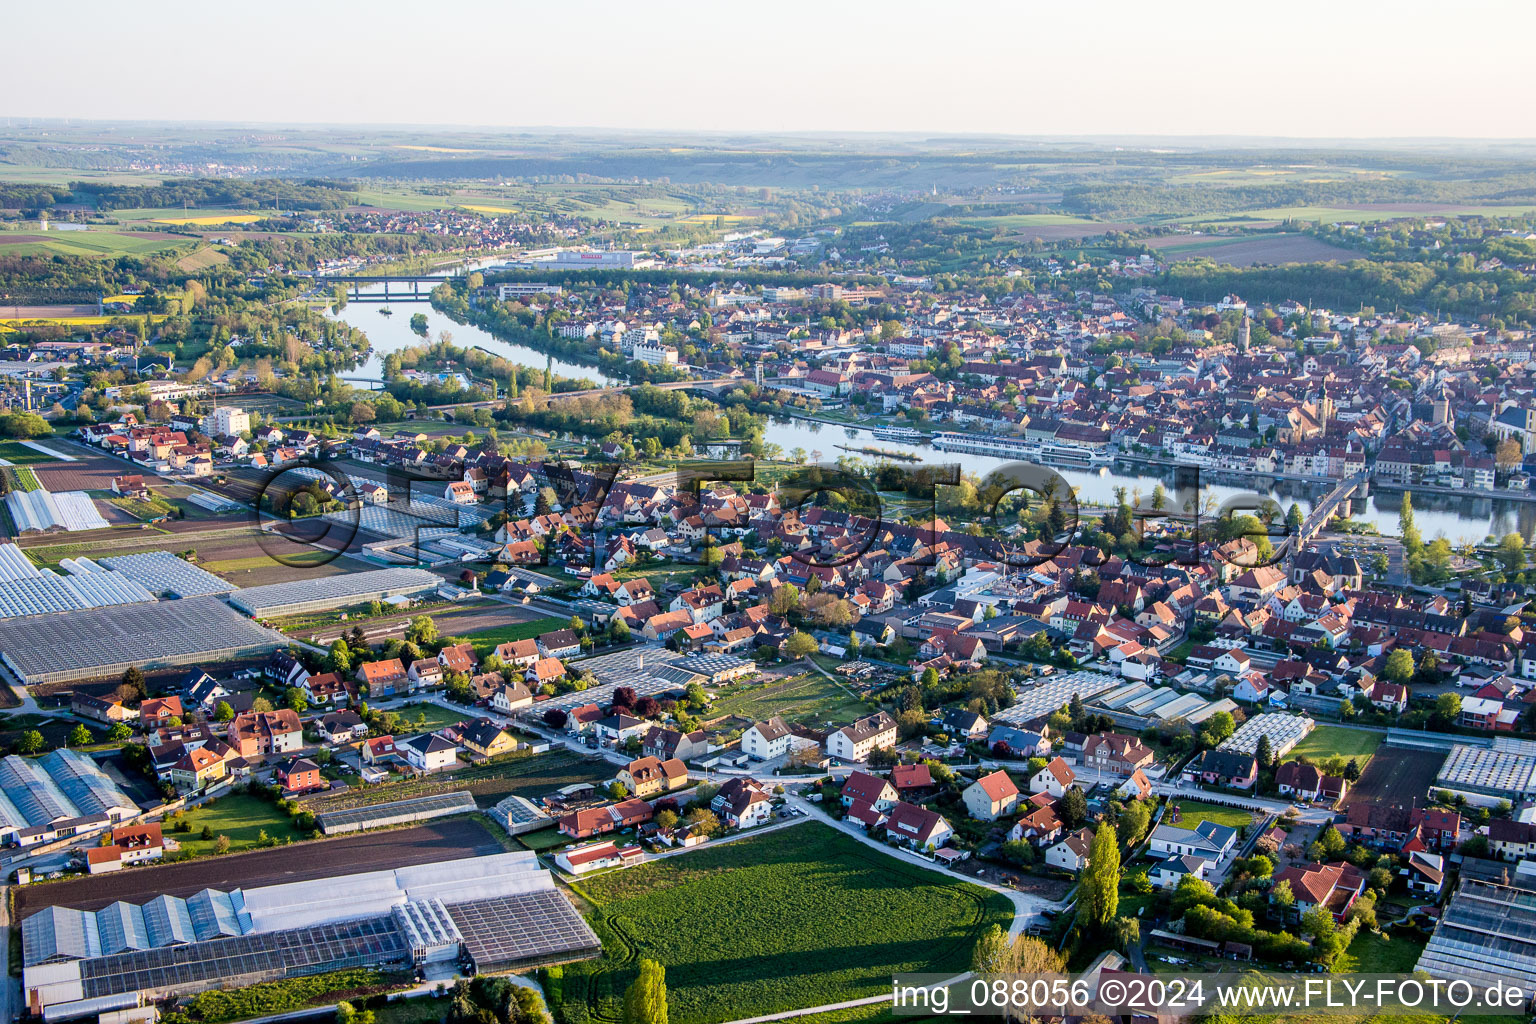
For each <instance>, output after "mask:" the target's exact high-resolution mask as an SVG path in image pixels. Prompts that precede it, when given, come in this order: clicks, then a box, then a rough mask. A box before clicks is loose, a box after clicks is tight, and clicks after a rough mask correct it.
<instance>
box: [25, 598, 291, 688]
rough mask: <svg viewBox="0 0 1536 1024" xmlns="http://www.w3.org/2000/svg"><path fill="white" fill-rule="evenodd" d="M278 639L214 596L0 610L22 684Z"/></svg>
mask: <svg viewBox="0 0 1536 1024" xmlns="http://www.w3.org/2000/svg"><path fill="white" fill-rule="evenodd" d="M135 586H137V584H135ZM141 589H142V588H141ZM285 646H287V638H285V637H283V636H282V635H281V634H278V633H274V632H272V631H270V630H267V629H264V628H262V627H261V626H259V625H257V624H256V623H254V622H252V621H250V620H249V619H246V618H243V617H241V616H240V615H239V614H238V613H236V612H235V611H233V610H232V609H231V608H230V607H229V606H228V605H226V604H225V603H224V602H223V601H220V600H219V599H218V598H216V597H189V598H186V599H185V600H181V601H155V602H152V603H150V604H137V605H132V606H129V607H107V608H85V609H81V610H78V611H69V612H54V613H53V614H51V615H28V616H26V617H24V618H10V619H3V618H0V659H4V661H5V664H6V666H7V667H9V668H10V669H11V671H12V672H14V673H16V675H17V677H18V678H20V679H21V681H22V682H24V683H26V684H27V685H29V686H35V685H38V684H40V683H56V682H69V681H71V680H75V679H91V678H97V677H102V676H117V675H121V674H122V673H123V672H125V671H127V670H128V668H129V667H131V666H137V667H139V668H141V669H145V670H151V669H156V668H167V667H170V666H174V665H199V664H203V663H205V662H209V661H219V660H221V659H226V658H242V657H249V656H251V655H255V654H265V653H267V652H269V651H271V650H273V649H275V648H277V647H285Z"/></svg>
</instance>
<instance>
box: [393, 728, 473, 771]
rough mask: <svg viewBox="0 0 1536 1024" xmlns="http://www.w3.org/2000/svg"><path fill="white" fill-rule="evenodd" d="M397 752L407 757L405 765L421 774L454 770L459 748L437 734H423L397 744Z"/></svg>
mask: <svg viewBox="0 0 1536 1024" xmlns="http://www.w3.org/2000/svg"><path fill="white" fill-rule="evenodd" d="M395 750H396V751H397V752H398V753H400V754H401V755H403V756H404V757H405V763H406V764H408V765H410V766H411V767H412V768H414V769H415V770H416V771H418V772H421V773H423V774H424V773H427V772H436V771H442V770H443V769H444V768H452V767H453V766H454V764H455V763H456V762H457V761H458V755H459V748H458V745H457V744H455V743H450V742H449V741H448V740H445V739H443V738H442V737H441V736H439V735H437V734H436V733H422V734H421V735H420V736H412V737H411V738H410V739H407V740H401V741H399V742H398V743H396V744H395Z"/></svg>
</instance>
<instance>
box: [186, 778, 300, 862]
mask: <svg viewBox="0 0 1536 1024" xmlns="http://www.w3.org/2000/svg"><path fill="white" fill-rule="evenodd" d="M185 820H186V821H187V822H189V823H190V824H191V825H192V831H191V832H170V831H169V830H167V831H168V834H170V835H173V836H174V837H175V838H176V839H177V841H179V842H180V843H181V848H182V849H183V850H188V851H190V852H191V853H192V854H193V856H204V855H206V854H211V853H213V852H214V844H215V843H217V842H218V837H219V836H221V835H225V836H229V849H230V852H232V853H238V852H239V851H241V850H249V849H253V848H254V847H255V846H256V844H257V842H258V840H259V838H260V835H261V833H262V832H263V831H265V832H266V833H267V835H268V836H269V837H271V838H272V839H275V840H277V841H278V842H280V843H281V842H284V841H285V840H289V839H291V840H293V841H294V842H298V841H299V840H300V839H303V838H304V836H303V834H302V833H300V832H299V830H298V829H296V828H294V827H293V824H292V822H291V821H290V820H289V818H288V816H287V815H286V814H283V813H281V812H280V811H278V809H277V808H276V807H275V806H274V805H273V804H272V803H271V802H270V801H267V800H261V799H258V798H257V797H254V796H249V795H247V794H245V793H231V794H229V795H227V796H221V797H219V798H218V799H217V800H214V801H212V802H211V803H206V804H203V805H201V806H199V807H194V808H193V809H192V810H190V811H188V812H187V815H186V819H185ZM204 825H206V826H208V828H209V829H210V830H211V831H212V832H213V835H214V838H213V839H201V838H199V836H200V835H201V833H202V830H203V826H204Z"/></svg>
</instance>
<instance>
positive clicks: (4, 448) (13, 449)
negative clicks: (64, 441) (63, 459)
mask: <svg viewBox="0 0 1536 1024" xmlns="http://www.w3.org/2000/svg"><path fill="white" fill-rule="evenodd" d="M0 459H4V460H5V461H6V462H9V463H11V464H12V465H14V466H26V465H30V464H32V463H34V462H57V461H59V460H58V459H56V458H52V457H50V456H48V455H44V454H43V453H42V452H40V451H38V450H37V449H36V448H28V447H27V446H26V445H24V444H22V443H21V442H20V441H0Z"/></svg>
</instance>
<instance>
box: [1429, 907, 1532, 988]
mask: <svg viewBox="0 0 1536 1024" xmlns="http://www.w3.org/2000/svg"><path fill="white" fill-rule="evenodd" d="M1416 969H1417V970H1421V971H1426V972H1428V974H1429V975H1430V976H1431V977H1434V978H1455V979H1463V980H1466V981H1469V982H1471V983H1472V984H1473V985H1476V986H1479V987H1486V986H1490V985H1493V984H1495V983H1500V984H1503V985H1518V986H1520V988H1521V989H1523V990H1524V992H1525V995H1526V998H1530V997H1531V996H1532V995H1536V892H1532V891H1530V890H1529V889H1522V888H1518V887H1516V886H1510V885H1495V884H1493V883H1491V882H1482V881H1476V880H1473V879H1464V880H1463V881H1462V883H1461V885H1460V887H1458V888H1457V890H1456V894H1455V895H1454V896H1452V897H1451V902H1450V903H1449V904H1447V905H1446V908H1445V911H1444V912H1443V913H1442V914H1441V915H1440V923H1439V924H1437V925H1435V932H1434V934H1433V935H1431V936H1430V939H1429V942H1428V944H1427V945H1425V947H1424V952H1423V953H1421V954H1420V955H1419V962H1418V966H1417V968H1416Z"/></svg>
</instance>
